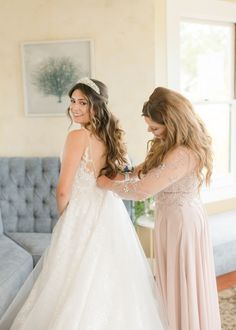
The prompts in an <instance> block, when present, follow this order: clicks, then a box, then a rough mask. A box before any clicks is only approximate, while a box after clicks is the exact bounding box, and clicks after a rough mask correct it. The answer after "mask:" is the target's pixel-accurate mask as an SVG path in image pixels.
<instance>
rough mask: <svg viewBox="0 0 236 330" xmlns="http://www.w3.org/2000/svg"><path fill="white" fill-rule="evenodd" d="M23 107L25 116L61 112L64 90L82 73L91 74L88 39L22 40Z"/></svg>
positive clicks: (64, 107)
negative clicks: (29, 41) (24, 41)
mask: <svg viewBox="0 0 236 330" xmlns="http://www.w3.org/2000/svg"><path fill="white" fill-rule="evenodd" d="M21 50H22V61H23V84H24V107H25V114H26V115H27V116H61V115H65V114H66V110H67V107H68V104H69V98H68V91H69V90H70V88H71V87H72V86H73V85H74V84H75V83H76V81H77V80H79V79H80V78H82V77H93V43H92V41H91V40H64V41H45V42H31V43H23V44H22V45H21Z"/></svg>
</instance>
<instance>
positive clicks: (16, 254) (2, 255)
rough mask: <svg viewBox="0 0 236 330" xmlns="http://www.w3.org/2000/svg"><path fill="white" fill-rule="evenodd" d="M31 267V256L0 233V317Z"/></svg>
mask: <svg viewBox="0 0 236 330" xmlns="http://www.w3.org/2000/svg"><path fill="white" fill-rule="evenodd" d="M32 269H33V260H32V256H31V255H30V254H29V253H28V252H27V251H25V250H24V249H23V248H21V247H20V246H19V245H17V244H16V243H14V242H13V241H12V240H11V239H10V238H8V237H6V236H5V235H0V297H1V298H0V318H1V316H2V315H3V313H4V312H5V310H6V309H7V307H8V306H9V304H10V303H11V301H12V300H13V298H14V297H15V295H16V293H17V291H18V290H19V288H20V287H21V285H22V284H23V283H24V281H25V280H26V278H27V277H28V275H29V274H30V272H31V271H32Z"/></svg>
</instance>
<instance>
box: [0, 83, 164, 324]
mask: <svg viewBox="0 0 236 330" xmlns="http://www.w3.org/2000/svg"><path fill="white" fill-rule="evenodd" d="M69 96H70V99H71V103H70V107H69V109H68V112H69V115H70V117H71V119H72V120H73V121H74V122H75V123H79V124H80V125H81V127H82V128H81V129H79V130H75V131H71V132H70V133H69V134H68V137H67V140H66V143H65V147H64V151H63V157H62V164H61V172H60V177H59V182H58V187H57V205H58V210H59V213H60V219H59V220H58V222H57V224H56V226H55V227H54V230H53V234H52V240H51V244H50V246H49V248H48V249H47V250H46V252H45V253H44V256H43V257H42V258H41V260H40V262H39V264H38V265H37V266H36V269H35V270H34V271H33V272H32V274H31V275H30V277H29V279H28V280H27V281H26V283H25V285H23V288H22V289H21V290H20V292H19V294H18V295H17V297H16V299H15V301H13V303H12V305H11V306H10V308H9V309H8V311H7V312H6V315H5V316H4V317H3V319H2V321H1V322H0V329H1V330H8V329H11V330H32V329H34V330H162V329H166V326H165V325H164V323H165V322H164V320H165V317H164V313H163V310H162V303H161V302H160V301H159V295H158V294H157V288H156V285H155V282H154V279H153V276H152V273H151V270H150V268H149V265H148V262H147V260H146V257H145V255H144V253H143V250H142V248H141V246H140V243H139V240H138V238H137V236H136V233H135V230H134V228H133V225H132V223H131V221H130V218H129V216H128V213H127V211H126V209H125V206H124V204H123V202H122V200H120V199H119V198H118V197H117V196H115V195H114V194H113V193H112V192H109V191H105V190H101V189H99V188H98V187H97V186H96V178H97V176H98V175H100V174H106V175H107V176H109V177H114V176H115V175H116V174H117V173H118V170H119V168H122V167H124V164H125V162H126V160H125V148H124V144H123V142H122V130H121V129H120V128H119V127H118V122H117V120H116V119H115V118H114V116H113V115H112V113H111V112H110V111H109V110H108V108H107V100H108V96H107V89H106V86H105V85H104V84H103V83H102V82H100V81H97V80H94V79H93V80H92V79H89V78H83V79H81V80H79V81H78V83H76V85H75V86H74V87H73V88H72V89H71V90H70V92H69ZM35 278H36V279H35ZM30 282H31V284H30ZM32 282H33V285H32ZM30 285H31V288H30V290H29V286H30ZM27 290H28V291H29V292H28V293H27V294H26V292H27Z"/></svg>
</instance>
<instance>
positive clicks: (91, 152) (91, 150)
mask: <svg viewBox="0 0 236 330" xmlns="http://www.w3.org/2000/svg"><path fill="white" fill-rule="evenodd" d="M88 141H89V156H90V157H89V158H90V161H91V163H92V166H93V171H94V174H95V177H97V171H96V168H95V165H94V162H93V148H92V141H91V137H90V132H89V131H88Z"/></svg>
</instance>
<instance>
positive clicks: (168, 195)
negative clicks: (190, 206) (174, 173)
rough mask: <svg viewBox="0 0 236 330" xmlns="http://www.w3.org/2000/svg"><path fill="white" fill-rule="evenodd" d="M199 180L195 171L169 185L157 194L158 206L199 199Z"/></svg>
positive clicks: (179, 203)
mask: <svg viewBox="0 0 236 330" xmlns="http://www.w3.org/2000/svg"><path fill="white" fill-rule="evenodd" d="M198 195H199V194H198V180H197V178H196V175H195V174H194V172H192V173H190V174H188V175H186V176H184V177H183V178H181V179H180V180H179V181H177V182H175V183H173V184H172V185H170V186H168V187H167V188H166V189H164V190H162V191H160V192H159V193H158V194H157V195H156V201H157V204H158V206H164V205H167V204H168V205H170V204H178V205H182V204H183V203H184V202H186V201H192V200H193V199H198V198H199V196H198Z"/></svg>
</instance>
